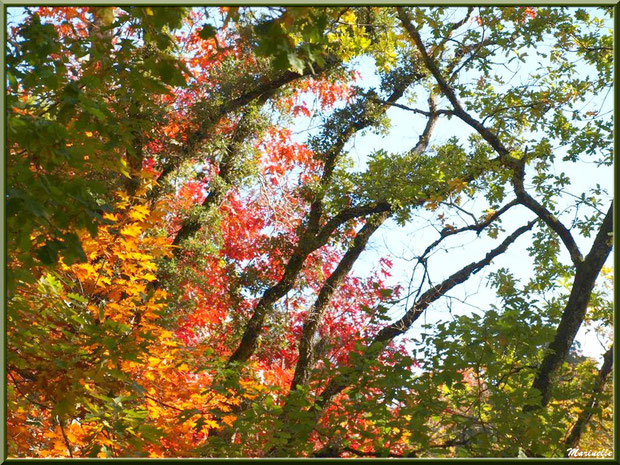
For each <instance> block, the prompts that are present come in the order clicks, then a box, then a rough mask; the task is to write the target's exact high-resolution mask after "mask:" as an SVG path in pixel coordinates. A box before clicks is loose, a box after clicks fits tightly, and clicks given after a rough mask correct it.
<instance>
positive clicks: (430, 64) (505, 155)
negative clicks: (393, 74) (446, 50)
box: [396, 7, 510, 162]
mask: <svg viewBox="0 0 620 465" xmlns="http://www.w3.org/2000/svg"><path fill="white" fill-rule="evenodd" d="M396 10H397V11H398V17H399V18H400V20H401V22H402V24H403V26H404V27H405V29H406V31H407V33H408V34H409V37H411V39H412V41H413V43H414V45H415V46H416V48H417V49H418V51H419V52H420V55H421V56H422V61H423V62H424V65H425V66H426V67H427V69H428V70H429V71H430V72H431V74H432V75H433V77H434V78H435V80H436V81H437V84H438V85H439V88H440V89H441V92H442V93H443V94H444V95H445V96H446V97H447V99H448V100H449V101H450V103H451V104H452V107H453V108H454V114H455V115H456V116H458V117H459V118H460V119H461V120H463V121H464V122H465V123H467V124H468V125H470V126H471V127H472V128H474V129H475V130H476V131H477V132H478V133H479V134H480V135H481V136H482V138H483V139H484V140H486V141H487V142H488V143H489V145H490V146H491V147H493V149H494V150H495V151H496V152H497V154H498V155H499V156H500V158H501V159H503V161H505V162H508V161H509V153H510V151H509V150H508V149H507V148H506V147H505V146H504V144H503V143H502V142H501V141H500V140H499V138H498V137H497V135H496V134H494V133H493V132H491V131H490V130H489V129H487V128H486V127H485V126H483V125H482V124H481V123H480V122H479V121H478V120H476V119H474V118H473V117H472V116H471V115H469V113H467V112H466V111H465V110H464V109H463V107H462V106H461V104H460V102H459V100H458V98H457V96H456V93H455V92H454V89H453V88H452V87H450V85H449V84H448V82H447V81H446V80H445V79H444V77H443V76H442V74H441V71H440V70H439V68H438V67H437V65H436V63H435V62H434V61H433V59H432V58H431V57H430V56H429V54H428V53H427V51H426V48H425V47H424V44H423V43H422V38H421V37H420V34H419V33H418V31H417V30H416V29H415V27H414V26H413V24H412V23H411V16H410V15H409V13H408V12H407V10H406V9H405V8H403V7H398V8H396Z"/></svg>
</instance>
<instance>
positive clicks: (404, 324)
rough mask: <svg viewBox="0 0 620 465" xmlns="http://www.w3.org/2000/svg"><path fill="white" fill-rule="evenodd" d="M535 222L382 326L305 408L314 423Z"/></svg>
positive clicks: (512, 235)
mask: <svg viewBox="0 0 620 465" xmlns="http://www.w3.org/2000/svg"><path fill="white" fill-rule="evenodd" d="M536 221H537V220H534V221H531V222H530V223H528V224H527V225H525V226H522V227H521V228H519V229H517V230H516V231H515V232H513V233H512V234H511V235H510V236H508V237H507V238H506V239H505V240H504V241H503V242H502V243H501V244H500V245H499V246H498V247H497V248H495V249H493V250H491V251H490V252H489V253H487V255H486V256H485V257H484V258H483V259H482V260H480V261H478V262H474V263H471V264H469V265H467V266H466V267H464V268H462V269H461V270H459V271H457V272H456V273H454V274H453V275H452V276H450V277H449V278H447V279H446V280H445V281H443V282H442V283H441V284H439V285H437V286H434V287H433V288H431V289H429V290H428V291H426V292H425V293H424V294H423V295H422V296H421V297H420V298H419V299H418V300H417V301H416V303H415V304H414V305H413V306H412V307H411V308H410V309H409V310H408V311H407V312H406V314H405V316H403V318H401V319H400V320H399V321H397V322H395V323H393V324H391V325H389V326H386V327H385V328H383V329H382V330H381V331H379V333H377V335H376V336H375V338H374V339H373V341H372V342H371V343H370V344H369V345H368V346H367V347H366V349H365V353H364V355H363V356H362V358H361V360H362V363H361V364H360V365H358V366H355V367H351V370H350V371H349V373H347V374H346V375H344V374H343V375H338V376H336V377H335V378H333V379H332V380H331V381H330V382H329V383H328V385H327V386H326V387H325V389H324V390H323V392H322V393H321V394H320V396H319V398H318V399H317V401H316V402H315V404H314V405H313V406H312V407H311V408H310V409H309V411H308V413H309V414H312V415H313V416H314V421H318V419H319V418H320V416H321V413H322V412H323V410H324V409H325V408H326V407H327V405H328V404H329V403H330V402H331V400H332V399H333V398H334V397H335V396H336V395H337V394H339V393H340V392H342V391H343V390H344V389H346V388H347V387H348V386H349V385H351V384H352V383H354V382H355V381H356V380H357V379H359V377H360V376H361V375H362V373H363V372H364V371H365V370H366V368H367V366H368V364H370V363H371V362H372V360H373V359H376V358H377V357H378V356H379V355H380V353H381V352H382V351H383V349H384V348H385V347H386V346H387V345H388V344H389V342H390V341H392V340H393V339H394V338H395V337H396V336H398V335H400V334H403V333H404V332H405V331H407V330H408V329H409V328H410V327H411V325H412V324H413V322H414V321H415V320H416V319H417V318H418V317H419V316H420V315H421V314H422V312H423V311H424V310H425V309H426V308H427V307H428V306H429V305H430V304H431V303H432V302H434V301H436V300H437V299H439V298H440V297H442V296H443V295H445V293H446V292H448V291H449V290H450V289H452V288H453V287H455V286H457V285H458V284H460V283H462V282H464V281H466V280H467V279H468V278H469V277H470V276H471V275H472V274H475V273H477V272H479V271H480V270H481V269H482V268H484V267H485V266H487V265H488V264H490V263H491V261H492V260H493V258H495V257H497V256H498V255H500V254H502V253H504V252H505V251H506V250H507V248H508V247H509V246H510V244H512V243H513V242H514V241H515V240H516V239H517V238H518V237H519V236H521V235H522V234H523V233H525V232H526V231H529V230H530V229H532V227H533V226H534V224H535V223H536ZM292 440H293V439H292V438H289V442H292ZM295 440H299V438H295ZM285 448H286V446H284V447H283V448H281V449H277V450H275V449H274V450H273V451H271V454H270V455H273V456H277V455H279V454H280V453H282V452H283V451H284V449H285Z"/></svg>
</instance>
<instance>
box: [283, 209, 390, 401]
mask: <svg viewBox="0 0 620 465" xmlns="http://www.w3.org/2000/svg"><path fill="white" fill-rule="evenodd" d="M388 216H389V213H387V212H385V213H383V214H381V215H379V216H378V217H377V218H374V219H370V220H369V221H368V222H367V223H366V224H365V225H364V227H363V228H362V229H361V230H360V231H359V232H358V233H357V235H356V236H355V239H354V240H353V244H352V245H351V247H350V248H349V250H347V252H346V253H345V254H344V256H343V257H342V259H341V260H340V262H339V263H338V266H337V267H336V269H335V270H334V272H333V273H332V274H331V275H330V277H329V278H327V280H326V281H325V283H324V284H323V286H322V287H321V290H320V291H319V295H318V297H317V299H316V301H315V302H314V305H313V306H312V308H311V309H310V312H309V313H308V316H307V317H306V320H305V321H304V326H303V329H302V332H301V338H300V341H299V359H298V361H297V366H296V367H295V374H294V376H293V381H292V382H291V390H295V389H296V386H297V385H306V384H307V382H308V376H309V374H310V369H311V368H312V365H313V362H314V358H315V356H316V354H315V348H316V343H315V342H314V335H315V334H316V331H317V329H318V327H319V324H320V322H321V319H322V317H323V313H324V312H325V309H326V308H327V306H328V304H329V302H330V301H331V298H332V296H333V295H334V292H336V289H338V287H339V286H340V284H341V283H342V281H343V280H344V278H345V277H346V276H347V274H348V273H349V271H351V268H352V267H353V264H354V263H355V261H356V260H357V259H358V258H359V256H360V254H361V253H362V251H363V250H364V249H365V247H366V244H368V241H369V240H370V237H371V236H372V235H373V233H374V232H375V231H376V230H377V229H378V228H379V227H380V226H381V225H382V224H383V222H384V221H385V220H386V219H387V218H388ZM285 410H286V407H285Z"/></svg>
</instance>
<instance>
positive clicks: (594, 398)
mask: <svg viewBox="0 0 620 465" xmlns="http://www.w3.org/2000/svg"><path fill="white" fill-rule="evenodd" d="M613 358H614V346H613V344H612V346H611V347H610V348H609V350H608V351H607V352H605V355H604V356H603V366H601V369H600V370H599V372H598V376H597V378H596V381H595V383H594V387H593V388H592V394H591V396H590V399H589V400H588V403H587V404H586V406H585V407H584V409H583V411H582V412H581V413H580V414H579V417H578V418H577V422H576V423H575V424H574V425H573V428H572V429H571V431H570V434H569V435H568V438H567V439H566V442H565V444H566V455H565V456H566V457H568V449H573V448H575V447H577V446H578V445H579V440H580V439H581V435H582V434H583V432H584V430H585V428H586V425H587V424H588V422H589V421H590V419H591V418H592V412H593V410H594V408H595V407H596V405H597V404H598V401H599V396H600V395H601V392H602V391H603V388H604V387H605V383H606V381H607V377H608V376H609V373H611V370H612V368H613V365H614V364H613Z"/></svg>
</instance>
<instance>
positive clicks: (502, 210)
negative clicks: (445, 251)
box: [418, 199, 519, 259]
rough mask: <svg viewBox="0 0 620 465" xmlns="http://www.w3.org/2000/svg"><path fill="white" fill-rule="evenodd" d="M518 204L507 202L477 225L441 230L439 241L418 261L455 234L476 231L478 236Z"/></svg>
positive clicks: (431, 245)
mask: <svg viewBox="0 0 620 465" xmlns="http://www.w3.org/2000/svg"><path fill="white" fill-rule="evenodd" d="M518 204H519V202H518V201H517V200H516V199H515V200H512V201H510V202H508V203H507V204H506V205H504V206H503V207H502V208H500V209H499V210H497V211H496V212H494V213H493V214H492V215H491V216H489V217H487V218H486V219H485V220H483V221H480V222H477V223H475V224H472V225H470V226H464V227H462V228H457V229H454V228H443V229H442V230H441V232H440V233H439V239H437V240H436V241H435V242H433V243H432V244H430V245H429V246H428V247H427V248H426V250H424V253H423V254H422V255H421V256H420V257H419V258H418V259H423V258H424V257H426V256H427V255H428V254H429V253H430V252H431V250H433V249H434V248H435V247H437V246H438V245H439V244H440V243H441V242H442V241H443V240H444V239H445V238H446V237H450V236H454V235H456V234H460V233H462V232H465V231H476V232H477V233H478V234H480V233H481V232H482V230H483V229H484V228H486V227H487V226H489V225H490V224H491V223H493V222H494V221H495V220H496V219H497V218H499V217H500V216H501V215H503V214H504V213H506V212H507V211H508V210H510V209H511V208H512V207H514V206H515V205H518Z"/></svg>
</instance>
